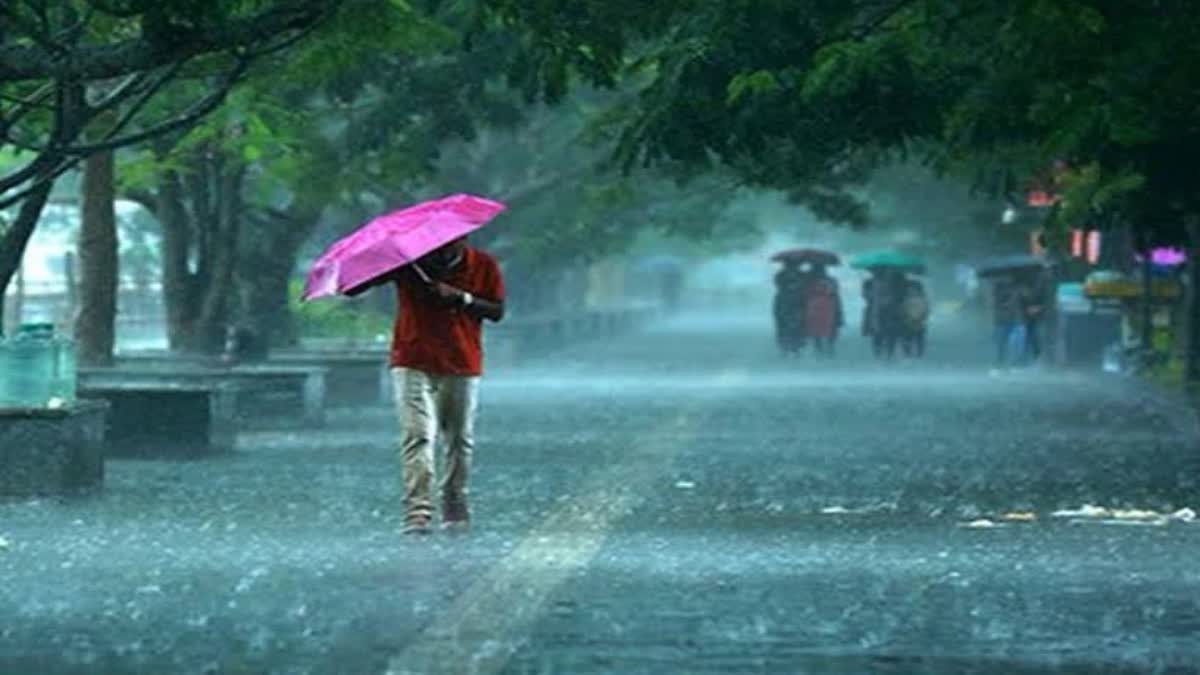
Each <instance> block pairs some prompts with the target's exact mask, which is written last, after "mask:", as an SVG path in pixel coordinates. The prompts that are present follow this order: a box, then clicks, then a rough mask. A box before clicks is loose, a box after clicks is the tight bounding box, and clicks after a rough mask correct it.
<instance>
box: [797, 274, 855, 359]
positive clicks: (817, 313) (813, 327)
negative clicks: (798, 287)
mask: <svg viewBox="0 0 1200 675" xmlns="http://www.w3.org/2000/svg"><path fill="white" fill-rule="evenodd" d="M804 296H805V301H804V333H805V335H806V336H807V337H808V338H810V339H811V340H812V341H813V348H814V349H815V350H816V353H817V354H819V355H822V356H833V355H834V351H835V345H836V343H837V337H838V332H839V331H840V329H841V327H842V325H843V324H844V323H845V320H844V317H843V316H842V299H841V294H840V292H839V291H838V283H837V280H836V279H834V278H833V277H831V276H829V274H828V273H827V272H826V271H825V267H823V266H820V265H815V266H813V268H812V270H811V271H810V272H809V274H808V279H807V283H806V284H805V289H804Z"/></svg>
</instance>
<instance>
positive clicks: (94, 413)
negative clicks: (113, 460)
mask: <svg viewBox="0 0 1200 675" xmlns="http://www.w3.org/2000/svg"><path fill="white" fill-rule="evenodd" d="M108 409H109V408H108V405H107V404H106V403H104V402H102V401H81V402H80V403H79V404H77V405H75V406H73V407H71V408H69V409H61V410H42V409H37V410H29V409H17V408H4V409H0V496H5V497H36V496H53V495H64V494H74V493H80V492H88V491H92V490H98V489H100V488H101V487H102V486H103V483H104V433H105V425H106V419H107V415H108Z"/></svg>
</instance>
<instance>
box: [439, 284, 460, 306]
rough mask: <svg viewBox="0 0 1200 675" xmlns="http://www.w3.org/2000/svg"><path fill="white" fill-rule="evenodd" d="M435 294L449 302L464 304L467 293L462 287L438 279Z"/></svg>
mask: <svg viewBox="0 0 1200 675" xmlns="http://www.w3.org/2000/svg"><path fill="white" fill-rule="evenodd" d="M433 294H434V295H436V296H437V297H438V299H439V300H442V301H443V302H446V303H448V304H462V302H463V297H464V296H465V293H463V291H462V290H461V289H458V288H455V287H454V286H451V285H450V284H447V283H443V282H441V281H438V282H436V283H434V285H433Z"/></svg>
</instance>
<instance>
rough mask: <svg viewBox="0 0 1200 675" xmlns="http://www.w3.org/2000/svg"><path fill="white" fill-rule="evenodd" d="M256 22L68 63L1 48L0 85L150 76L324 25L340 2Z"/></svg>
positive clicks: (103, 49) (122, 45)
mask: <svg viewBox="0 0 1200 675" xmlns="http://www.w3.org/2000/svg"><path fill="white" fill-rule="evenodd" d="M281 4H284V5H285V6H282V7H276V8H274V9H269V10H265V11H263V12H262V13H260V14H258V15H257V16H252V17H247V18H245V19H240V20H237V21H232V22H230V23H229V24H227V25H225V26H221V27H220V28H212V29H209V30H195V31H190V32H189V31H181V32H180V33H179V34H177V35H172V36H171V37H172V39H171V40H170V43H169V44H166V45H164V44H162V43H160V42H157V41H156V40H155V39H154V38H152V37H151V36H147V35H142V36H140V37H137V38H130V39H128V40H123V41H121V42H118V43H115V44H110V45H100V46H90V47H82V48H79V49H76V50H72V52H71V54H70V58H69V59H56V58H54V57H53V56H52V55H51V54H50V53H49V50H48V48H47V47H44V46H29V45H19V44H9V45H7V46H4V47H0V82H18V81H27V80H42V79H49V78H52V77H65V78H68V79H72V80H76V81H91V80H103V79H109V78H113V77H120V76H122V75H126V74H129V73H131V72H137V71H147V70H153V69H155V68H160V67H162V66H166V65H169V64H172V63H176V62H178V61H180V60H186V59H190V58H193V57H195V56H200V55H202V54H208V53H211V52H217V51H223V50H227V49H236V48H248V47H253V46H255V45H261V44H272V43H274V42H276V41H277V40H278V39H279V38H280V37H281V36H285V37H284V40H286V39H287V37H286V36H289V35H290V34H291V33H292V32H293V31H301V32H303V31H307V30H309V29H311V28H312V27H314V26H316V25H318V24H320V23H322V22H323V21H325V20H326V19H328V18H329V17H330V16H331V15H332V13H333V12H334V11H335V10H336V9H337V7H338V5H339V4H340V2H339V1H338V0H303V1H299V0H297V1H294V2H289V3H281Z"/></svg>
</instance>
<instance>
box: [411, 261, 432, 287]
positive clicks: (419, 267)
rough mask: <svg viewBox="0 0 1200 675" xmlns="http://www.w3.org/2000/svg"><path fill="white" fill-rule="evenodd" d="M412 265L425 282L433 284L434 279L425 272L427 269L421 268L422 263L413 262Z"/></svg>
mask: <svg viewBox="0 0 1200 675" xmlns="http://www.w3.org/2000/svg"><path fill="white" fill-rule="evenodd" d="M412 267H413V269H415V270H416V271H417V276H419V277H421V281H424V282H425V283H427V284H429V285H430V286H432V285H433V279H430V278H429V275H428V274H426V273H425V270H423V269H421V266H420V265H418V264H417V263H413V264H412Z"/></svg>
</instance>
